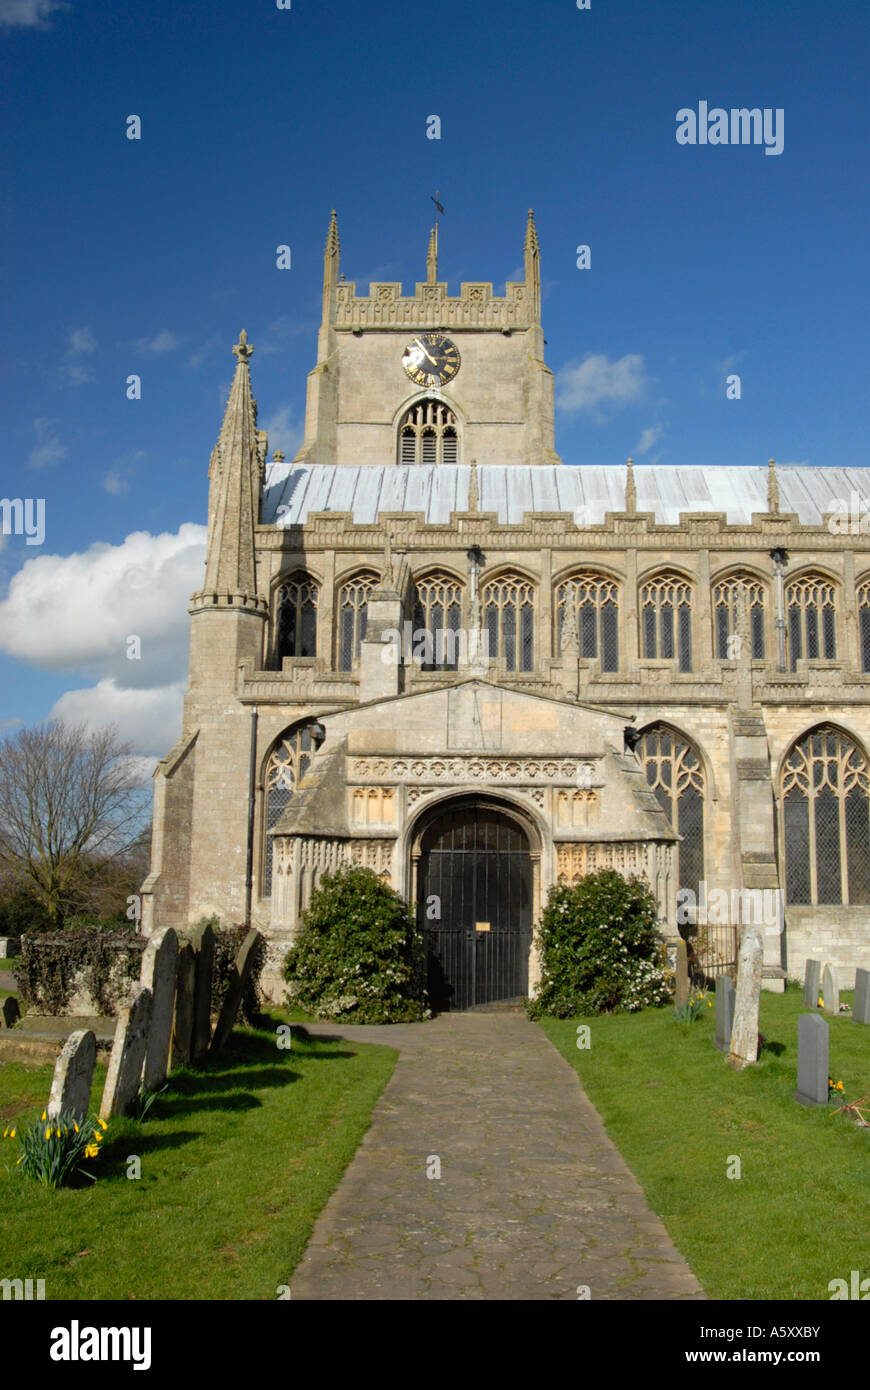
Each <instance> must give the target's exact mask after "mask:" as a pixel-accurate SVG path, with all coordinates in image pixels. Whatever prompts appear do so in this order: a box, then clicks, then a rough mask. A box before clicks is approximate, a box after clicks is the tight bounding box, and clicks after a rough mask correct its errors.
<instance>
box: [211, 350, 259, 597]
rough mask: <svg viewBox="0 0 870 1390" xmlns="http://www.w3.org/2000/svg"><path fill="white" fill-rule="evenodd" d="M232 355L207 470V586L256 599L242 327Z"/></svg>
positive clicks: (252, 464)
mask: <svg viewBox="0 0 870 1390" xmlns="http://www.w3.org/2000/svg"><path fill="white" fill-rule="evenodd" d="M233 352H234V354H235V356H236V371H235V376H234V377H233V384H232V386H231V387H230V394H229V399H228V400H227V408H226V410H225V411H224V418H223V424H222V425H221V431H220V434H219V436H218V441H217V444H216V445H215V448H214V451H213V453H212V460H211V467H210V470H209V473H210V487H209V507H208V510H209V534H208V549H207V556H206V570H205V584H204V586H203V587H204V589H205V590H211V591H212V592H214V593H220V594H247V595H250V596H251V597H253V595H254V594H255V593H256V568H255V564H254V527H255V526H256V524H257V521H258V520H259V478H260V468H259V451H258V436H257V414H256V405H255V402H254V398H253V396H252V394H251V374H250V366H249V363H250V359H251V357H252V355H253V352H254V349H253V347H252V346H251V345H250V343H249V342H248V335H247V333H246V332H245V330H244V329H242V331H241V333H240V334H239V341H238V342H237V343H236V344H235V346H234V347H233Z"/></svg>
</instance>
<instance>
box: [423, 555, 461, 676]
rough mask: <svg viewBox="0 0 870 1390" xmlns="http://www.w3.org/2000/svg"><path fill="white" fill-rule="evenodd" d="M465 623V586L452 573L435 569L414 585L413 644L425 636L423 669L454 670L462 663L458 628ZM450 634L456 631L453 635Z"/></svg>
mask: <svg viewBox="0 0 870 1390" xmlns="http://www.w3.org/2000/svg"><path fill="white" fill-rule="evenodd" d="M461 626H462V590H461V587H460V585H459V584H458V582H457V581H456V580H455V579H454V578H453V577H452V576H451V575H449V574H444V573H441V572H440V571H436V572H435V573H433V574H428V575H426V576H424V577H422V578H420V579H418V580H417V582H416V584H415V586H414V644H415V647H416V646H417V644H418V641H419V635H421V634H424V633H428V634H429V636H428V638H426V639H425V646H426V648H427V650H426V651H425V659H424V661H423V663H422V667H421V669H422V670H424V671H455V670H456V669H457V666H458V664H459V632H460V628H461ZM451 634H454V635H452V636H451Z"/></svg>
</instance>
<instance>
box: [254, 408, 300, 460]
mask: <svg viewBox="0 0 870 1390" xmlns="http://www.w3.org/2000/svg"><path fill="white" fill-rule="evenodd" d="M292 415H293V407H292V405H284V406H281V408H280V409H279V410H276V411H275V412H274V414H273V415H270V416H269V419H268V420H266V422H265V423H264V424H263V425H262V426H260V428H261V429H264V430H265V431H266V433H267V434H268V436H269V448H270V450H271V451H272V453H274V452H275V450H276V449H280V450H281V451H282V453H284V454H286V455H287V458H288V459H292V458H293V457H294V456H295V455H296V454H297V453H298V452H299V449H300V448H301V446H302V441H303V439H304V437H305V429H304V426H303V425H302V424H301V423H299V424H295V425H294V424H292V423H291V419H292Z"/></svg>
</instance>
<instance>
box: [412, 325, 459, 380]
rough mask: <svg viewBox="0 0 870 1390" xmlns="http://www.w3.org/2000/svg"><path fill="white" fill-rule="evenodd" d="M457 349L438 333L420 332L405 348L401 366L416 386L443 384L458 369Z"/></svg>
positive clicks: (451, 377) (450, 378)
mask: <svg viewBox="0 0 870 1390" xmlns="http://www.w3.org/2000/svg"><path fill="white" fill-rule="evenodd" d="M459 363H460V357H459V349H458V348H457V346H456V344H455V343H451V341H450V339H449V338H445V337H443V336H442V335H441V334H440V333H421V334H420V336H419V338H414V340H413V342H410V343H409V344H408V346H407V347H406V348H405V352H404V356H403V357H402V366H403V367H404V368H405V371H406V373H407V375H408V376H409V377H410V378H411V380H412V381H413V382H414V383H415V385H417V386H443V385H444V383H445V382H446V381H452V379H453V377H455V375H456V373H457V372H458V371H459Z"/></svg>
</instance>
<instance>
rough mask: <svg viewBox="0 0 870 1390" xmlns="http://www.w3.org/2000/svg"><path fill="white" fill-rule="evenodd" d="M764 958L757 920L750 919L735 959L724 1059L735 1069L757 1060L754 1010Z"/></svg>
mask: <svg viewBox="0 0 870 1390" xmlns="http://www.w3.org/2000/svg"><path fill="white" fill-rule="evenodd" d="M763 960H764V934H763V929H762V927H761V924H760V923H756V922H751V923H748V924H747V925H746V927H745V928H744V930H743V940H742V941H741V943H740V954H739V956H738V959H737V989H736V991H735V998H734V1025H733V1027H732V1029H731V1047H730V1050H729V1053H728V1062H729V1065H730V1066H732V1067H736V1068H737V1069H738V1071H740V1070H742V1069H743V1067H748V1066H750V1065H751V1064H752V1063H753V1062H757V1061H758V1009H759V1005H760V1002H761V966H762V962H763Z"/></svg>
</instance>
